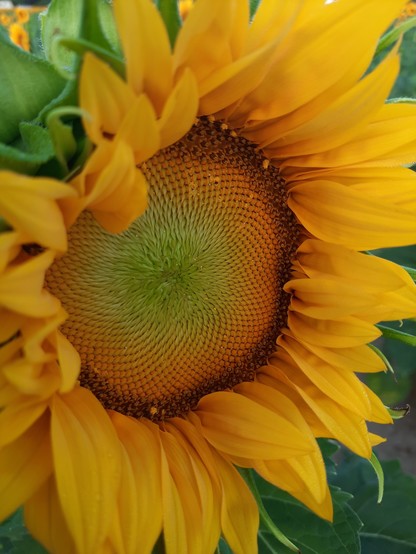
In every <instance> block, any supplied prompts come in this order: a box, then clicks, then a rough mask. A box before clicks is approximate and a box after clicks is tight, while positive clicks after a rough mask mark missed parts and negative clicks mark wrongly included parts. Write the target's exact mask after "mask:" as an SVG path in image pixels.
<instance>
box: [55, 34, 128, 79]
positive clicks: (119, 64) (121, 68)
mask: <svg viewBox="0 0 416 554" xmlns="http://www.w3.org/2000/svg"><path fill="white" fill-rule="evenodd" d="M55 42H56V43H57V44H60V45H62V46H64V47H65V48H67V49H69V50H71V51H72V52H75V53H76V54H79V56H83V55H84V54H85V53H86V52H92V53H93V54H95V55H96V56H97V57H98V58H100V59H101V60H103V61H104V62H106V63H107V64H108V65H109V66H111V67H112V68H113V69H114V71H116V73H118V74H119V75H120V77H123V78H124V77H125V73H126V68H125V65H124V62H123V60H122V59H121V58H119V57H117V56H116V55H114V54H113V53H112V52H109V51H108V50H105V49H104V48H101V47H100V46H97V45H96V44H95V43H93V42H91V41H88V40H85V39H82V38H68V37H60V38H58V39H56V41H55Z"/></svg>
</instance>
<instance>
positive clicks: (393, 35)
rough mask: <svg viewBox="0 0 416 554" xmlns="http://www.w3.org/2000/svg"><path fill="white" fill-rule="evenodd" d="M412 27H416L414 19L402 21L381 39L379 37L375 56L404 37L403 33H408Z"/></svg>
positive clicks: (415, 19) (415, 18)
mask: <svg viewBox="0 0 416 554" xmlns="http://www.w3.org/2000/svg"><path fill="white" fill-rule="evenodd" d="M413 27H416V17H410V18H409V19H405V20H404V21H402V22H401V23H399V24H398V25H396V26H395V27H393V29H391V31H388V32H387V33H386V34H385V35H384V36H383V37H381V39H380V41H379V43H378V45H377V49H376V53H375V55H377V54H379V53H380V52H382V51H383V50H385V49H386V48H388V47H389V46H391V45H392V44H394V43H395V42H396V41H397V40H399V38H400V37H401V36H402V35H404V33H406V32H407V31H409V30H410V29H412V28H413Z"/></svg>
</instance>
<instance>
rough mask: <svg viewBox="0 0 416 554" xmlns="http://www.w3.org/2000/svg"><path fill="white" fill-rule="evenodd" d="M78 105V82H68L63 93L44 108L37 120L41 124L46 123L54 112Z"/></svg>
mask: <svg viewBox="0 0 416 554" xmlns="http://www.w3.org/2000/svg"><path fill="white" fill-rule="evenodd" d="M77 105H78V84H77V81H75V80H72V81H66V84H65V86H64V88H63V89H62V91H61V93H60V94H58V96H56V97H55V98H53V99H52V100H51V101H50V102H49V104H46V106H44V107H43V109H42V110H41V111H40V112H39V115H38V117H37V120H38V121H40V122H41V123H46V117H47V115H48V114H49V112H51V111H52V110H55V109H56V108H60V107H62V106H67V107H68V106H77Z"/></svg>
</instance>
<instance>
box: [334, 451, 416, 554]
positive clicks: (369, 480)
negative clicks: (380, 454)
mask: <svg viewBox="0 0 416 554" xmlns="http://www.w3.org/2000/svg"><path fill="white" fill-rule="evenodd" d="M381 465H382V467H383V471H384V477H385V486H384V498H383V502H382V503H381V504H377V489H378V484H377V477H376V476H375V475H374V473H373V471H372V469H371V466H370V465H369V464H368V462H366V461H365V460H362V459H360V458H357V457H352V456H351V457H350V456H348V457H347V459H346V460H345V461H344V462H343V463H342V464H340V465H339V466H338V477H337V479H336V482H337V484H339V485H340V486H341V487H342V488H344V489H345V490H348V491H349V492H351V493H352V494H353V495H354V499H353V500H352V501H351V506H352V507H353V508H354V510H355V511H356V512H357V514H358V515H359V517H360V519H361V520H362V522H363V524H364V526H363V528H362V530H361V533H360V536H361V543H362V552H363V554H416V525H415V522H416V479H415V478H414V477H412V476H410V475H406V474H405V473H403V472H402V470H401V469H400V464H399V462H398V461H391V462H382V464H381Z"/></svg>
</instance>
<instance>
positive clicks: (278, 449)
mask: <svg viewBox="0 0 416 554" xmlns="http://www.w3.org/2000/svg"><path fill="white" fill-rule="evenodd" d="M195 413H196V414H197V416H198V417H199V419H200V421H201V424H202V430H203V433H204V436H205V438H206V439H207V440H208V441H209V442H210V443H211V444H212V445H213V446H214V447H215V448H218V449H219V450H221V451H222V452H225V453H229V454H234V455H236V456H240V457H242V458H254V459H263V458H264V459H280V458H284V457H286V456H290V455H292V456H293V455H299V454H301V453H305V452H308V451H309V450H310V449H311V447H310V445H309V444H306V443H305V437H304V435H303V434H302V433H301V432H300V431H299V430H298V429H297V428H296V427H295V426H294V425H293V424H292V423H291V422H290V421H288V419H287V418H284V417H281V416H279V415H277V414H276V413H275V412H273V411H271V410H269V409H267V408H265V407H263V406H261V405H260V404H258V403H257V402H255V401H253V400H251V399H249V398H247V397H245V396H243V395H240V394H235V393H233V392H215V393H211V394H209V395H207V396H204V397H203V398H202V399H201V400H200V402H199V404H198V409H197V410H196V412H195ZM276 429H279V433H278V434H276Z"/></svg>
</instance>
